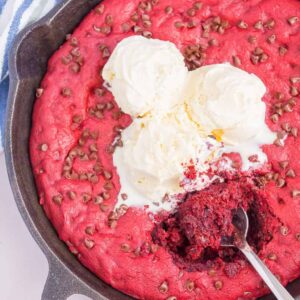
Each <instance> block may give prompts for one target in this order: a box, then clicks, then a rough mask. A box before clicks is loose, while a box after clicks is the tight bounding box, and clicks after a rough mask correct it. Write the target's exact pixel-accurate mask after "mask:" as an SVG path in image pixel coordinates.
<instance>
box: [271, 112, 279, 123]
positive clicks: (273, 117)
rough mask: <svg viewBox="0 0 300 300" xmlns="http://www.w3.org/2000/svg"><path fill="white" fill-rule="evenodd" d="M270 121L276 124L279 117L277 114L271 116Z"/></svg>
mask: <svg viewBox="0 0 300 300" xmlns="http://www.w3.org/2000/svg"><path fill="white" fill-rule="evenodd" d="M271 120H272V122H273V123H278V120H279V115H278V114H273V115H272V116H271Z"/></svg>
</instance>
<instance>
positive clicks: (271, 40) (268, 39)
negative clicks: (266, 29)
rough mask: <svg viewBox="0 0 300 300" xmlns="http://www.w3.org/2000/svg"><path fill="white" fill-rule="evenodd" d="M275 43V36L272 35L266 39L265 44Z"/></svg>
mask: <svg viewBox="0 0 300 300" xmlns="http://www.w3.org/2000/svg"><path fill="white" fill-rule="evenodd" d="M275 41H276V35H275V34H272V35H270V36H269V37H268V38H267V42H268V43H269V44H274V43H275Z"/></svg>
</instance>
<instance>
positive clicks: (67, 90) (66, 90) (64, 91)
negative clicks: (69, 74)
mask: <svg viewBox="0 0 300 300" xmlns="http://www.w3.org/2000/svg"><path fill="white" fill-rule="evenodd" d="M61 95H62V96H64V97H70V96H71V95H72V91H71V89H70V88H67V87H65V88H62V90H61Z"/></svg>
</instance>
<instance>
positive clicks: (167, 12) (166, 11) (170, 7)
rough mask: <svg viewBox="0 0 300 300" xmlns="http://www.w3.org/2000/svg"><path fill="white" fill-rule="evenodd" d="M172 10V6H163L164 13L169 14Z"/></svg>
mask: <svg viewBox="0 0 300 300" xmlns="http://www.w3.org/2000/svg"><path fill="white" fill-rule="evenodd" d="M172 12H173V7H172V6H167V7H166V8H165V13H166V14H171V13H172Z"/></svg>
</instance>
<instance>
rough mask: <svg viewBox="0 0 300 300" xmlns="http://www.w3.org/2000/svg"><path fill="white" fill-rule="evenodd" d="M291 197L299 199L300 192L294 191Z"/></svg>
mask: <svg viewBox="0 0 300 300" xmlns="http://www.w3.org/2000/svg"><path fill="white" fill-rule="evenodd" d="M291 195H292V197H293V198H296V197H299V196H300V190H297V189H294V190H292V192H291Z"/></svg>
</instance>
